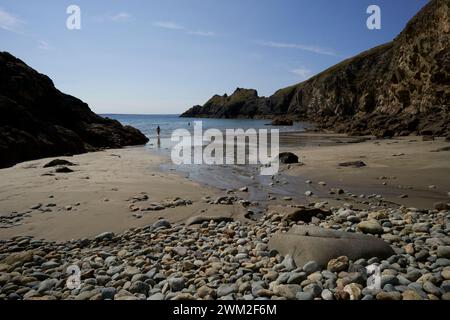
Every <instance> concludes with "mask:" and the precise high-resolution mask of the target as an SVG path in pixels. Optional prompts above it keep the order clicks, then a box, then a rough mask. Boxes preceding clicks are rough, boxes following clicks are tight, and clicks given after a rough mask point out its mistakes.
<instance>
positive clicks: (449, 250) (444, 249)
mask: <svg viewBox="0 0 450 320" xmlns="http://www.w3.org/2000/svg"><path fill="white" fill-rule="evenodd" d="M437 256H438V258H447V259H450V246H439V247H438V249H437Z"/></svg>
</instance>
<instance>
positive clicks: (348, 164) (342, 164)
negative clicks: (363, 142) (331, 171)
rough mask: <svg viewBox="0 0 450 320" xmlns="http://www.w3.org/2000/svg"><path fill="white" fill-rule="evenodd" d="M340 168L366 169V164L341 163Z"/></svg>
mask: <svg viewBox="0 0 450 320" xmlns="http://www.w3.org/2000/svg"><path fill="white" fill-rule="evenodd" d="M339 166H340V167H353V168H362V167H365V166H366V164H365V163H364V162H362V161H351V162H342V163H339Z"/></svg>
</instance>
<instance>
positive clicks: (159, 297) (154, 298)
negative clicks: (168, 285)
mask: <svg viewBox="0 0 450 320" xmlns="http://www.w3.org/2000/svg"><path fill="white" fill-rule="evenodd" d="M164 298H165V295H164V294H162V293H161V292H157V293H155V294H152V295H151V296H150V297H149V298H148V300H152V301H161V300H164Z"/></svg>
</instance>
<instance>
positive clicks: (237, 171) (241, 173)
mask: <svg viewBox="0 0 450 320" xmlns="http://www.w3.org/2000/svg"><path fill="white" fill-rule="evenodd" d="M103 116H105V117H108V118H112V119H116V120H118V121H119V122H121V123H122V124H124V125H131V126H133V127H135V128H138V129H139V130H141V132H143V133H144V134H145V135H146V136H147V137H148V138H149V139H150V141H149V143H148V144H147V148H148V149H151V150H152V152H160V153H163V154H165V155H168V154H169V153H170V151H171V150H172V146H174V145H175V143H176V142H172V141H171V139H170V138H171V135H172V132H173V131H174V130H176V129H187V130H188V131H189V132H191V133H192V132H193V126H194V121H202V125H203V131H205V130H208V129H211V128H215V129H219V130H220V131H222V132H223V133H224V132H225V130H226V129H244V130H247V129H250V128H253V129H256V130H258V129H268V130H270V129H279V130H280V133H283V132H299V131H305V130H306V129H310V128H312V125H311V124H308V123H296V124H295V125H294V126H292V127H273V126H271V125H268V124H270V122H271V121H270V120H235V119H193V118H179V117H178V116H177V115H114V114H106V115H103ZM158 126H160V128H161V138H160V140H159V141H158V139H157V138H156V128H157V127H158ZM161 169H162V170H163V171H175V172H178V173H179V174H180V175H183V176H185V177H186V178H188V179H190V180H193V181H197V182H200V183H202V184H204V185H210V186H214V187H215V188H220V189H222V190H230V189H236V188H240V187H243V186H248V188H249V199H250V200H252V201H257V202H258V203H259V205H258V206H257V207H253V208H251V209H250V212H249V214H250V215H251V216H252V217H254V218H257V217H258V216H259V215H260V214H261V212H263V210H264V209H265V207H266V201H267V199H268V197H269V195H272V196H273V195H276V196H280V197H281V196H292V197H298V196H299V195H302V194H304V191H306V190H304V191H302V190H303V189H302V188H305V184H304V183H299V181H300V180H299V179H297V178H295V177H290V176H285V175H283V176H280V177H278V178H277V180H272V179H271V177H270V176H261V175H259V168H258V166H255V165H212V166H208V165H174V164H173V163H172V162H171V161H168V162H166V163H163V164H162V165H161ZM278 181H279V182H278ZM273 182H275V184H273ZM282 182H283V183H282ZM272 185H273V186H272Z"/></svg>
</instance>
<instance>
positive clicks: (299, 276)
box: [286, 272, 306, 284]
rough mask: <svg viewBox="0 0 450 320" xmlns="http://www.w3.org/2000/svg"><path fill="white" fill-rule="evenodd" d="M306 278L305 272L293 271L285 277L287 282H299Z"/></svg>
mask: <svg viewBox="0 0 450 320" xmlns="http://www.w3.org/2000/svg"><path fill="white" fill-rule="evenodd" d="M305 279H306V273H305V272H294V273H292V274H291V275H290V276H289V278H288V279H287V282H286V283H287V284H299V283H301V282H302V281H304V280H305Z"/></svg>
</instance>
